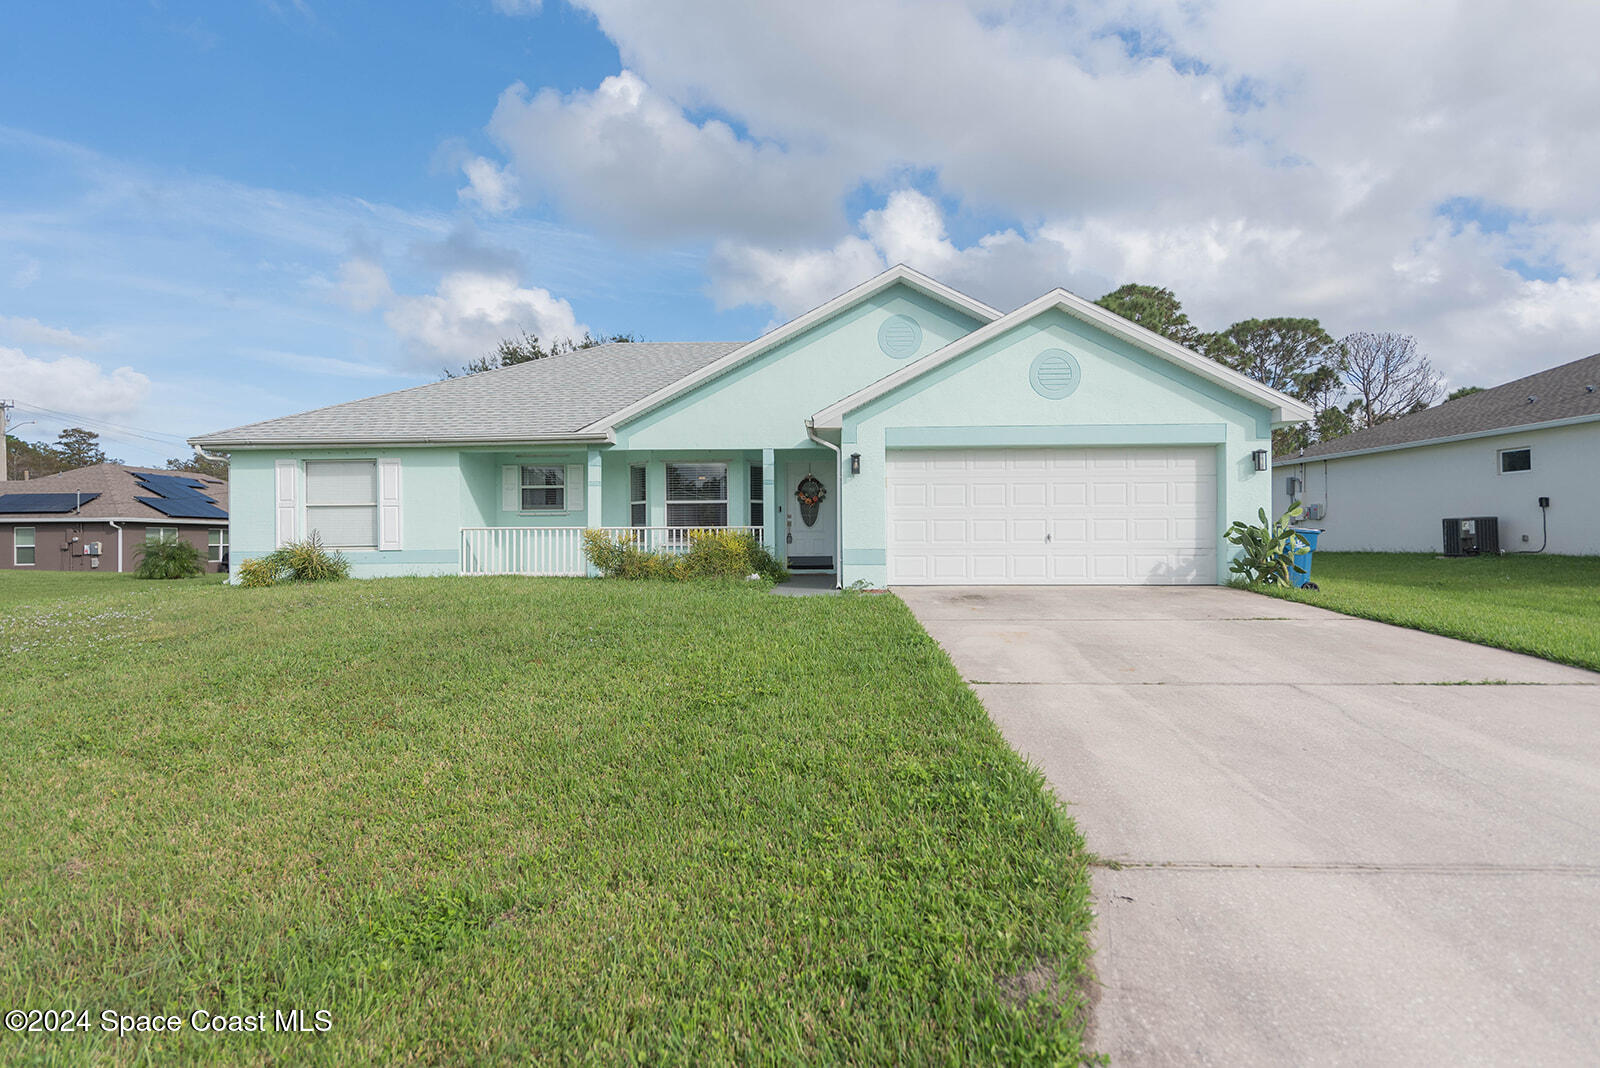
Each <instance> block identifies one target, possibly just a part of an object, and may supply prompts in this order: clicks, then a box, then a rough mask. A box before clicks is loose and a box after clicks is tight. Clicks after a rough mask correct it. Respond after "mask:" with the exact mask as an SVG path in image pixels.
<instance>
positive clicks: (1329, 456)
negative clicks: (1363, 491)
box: [1272, 412, 1600, 467]
mask: <svg viewBox="0 0 1600 1068" xmlns="http://www.w3.org/2000/svg"><path fill="white" fill-rule="evenodd" d="M1594 422H1600V412H1597V413H1595V414H1593V415H1572V416H1568V417H1567V418H1565V419H1549V420H1546V421H1545V422H1542V423H1519V424H1517V425H1516V426H1502V427H1496V428H1494V429H1493V430H1474V431H1471V432H1470V433H1466V434H1451V435H1450V436H1449V437H1443V438H1423V439H1421V440H1420V441H1402V442H1399V443H1397V444H1394V445H1374V446H1373V447H1372V448H1370V449H1349V450H1347V451H1345V452H1327V453H1318V454H1317V455H1316V456H1282V457H1278V458H1276V459H1274V460H1273V461H1272V464H1273V466H1274V467H1289V466H1291V465H1293V464H1320V463H1321V462H1322V461H1324V460H1343V459H1346V458H1347V457H1351V456H1371V455H1372V454H1373V453H1379V452H1401V451H1403V450H1405V449H1423V448H1427V447H1428V446H1430V445H1451V444H1454V443H1455V442H1458V441H1476V440H1478V439H1480V438H1495V437H1500V436H1502V435H1506V434H1526V433H1530V432H1532V431H1535V430H1556V429H1558V428H1560V427H1564V426H1578V425H1580V424H1583V423H1594Z"/></svg>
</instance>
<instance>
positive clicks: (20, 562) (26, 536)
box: [12, 527, 37, 567]
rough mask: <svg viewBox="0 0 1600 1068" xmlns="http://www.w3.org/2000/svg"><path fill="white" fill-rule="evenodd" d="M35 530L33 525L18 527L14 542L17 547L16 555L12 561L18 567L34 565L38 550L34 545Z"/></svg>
mask: <svg viewBox="0 0 1600 1068" xmlns="http://www.w3.org/2000/svg"><path fill="white" fill-rule="evenodd" d="M33 532H34V528H33V527H18V528H17V529H16V540H15V541H13V542H12V544H13V545H14V546H15V547H16V548H15V552H16V555H15V557H13V559H12V563H14V564H16V565H17V566H18V567H32V566H33V562H34V554H35V552H37V550H36V548H35V546H34V536H33Z"/></svg>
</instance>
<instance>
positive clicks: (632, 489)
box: [628, 464, 645, 501]
mask: <svg viewBox="0 0 1600 1068" xmlns="http://www.w3.org/2000/svg"><path fill="white" fill-rule="evenodd" d="M644 486H645V480H644V467H643V466H641V465H639V464H635V465H634V466H632V467H630V468H628V500H630V501H642V500H644Z"/></svg>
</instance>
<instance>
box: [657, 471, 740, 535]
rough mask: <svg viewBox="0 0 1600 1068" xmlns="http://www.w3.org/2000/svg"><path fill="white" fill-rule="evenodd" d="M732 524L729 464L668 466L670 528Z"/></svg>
mask: <svg viewBox="0 0 1600 1068" xmlns="http://www.w3.org/2000/svg"><path fill="white" fill-rule="evenodd" d="M727 525H728V465H727V464H668V465H667V526H669V527H725V526H727Z"/></svg>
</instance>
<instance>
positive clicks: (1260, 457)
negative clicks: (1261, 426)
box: [1250, 449, 1267, 471]
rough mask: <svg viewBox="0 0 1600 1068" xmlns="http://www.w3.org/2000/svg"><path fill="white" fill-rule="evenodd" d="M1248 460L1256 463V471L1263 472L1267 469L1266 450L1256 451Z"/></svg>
mask: <svg viewBox="0 0 1600 1068" xmlns="http://www.w3.org/2000/svg"><path fill="white" fill-rule="evenodd" d="M1250 459H1252V460H1254V461H1255V462H1256V470H1257V471H1265V470H1266V469H1267V450H1266V449H1257V450H1256V451H1255V452H1253V453H1251V454H1250Z"/></svg>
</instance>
